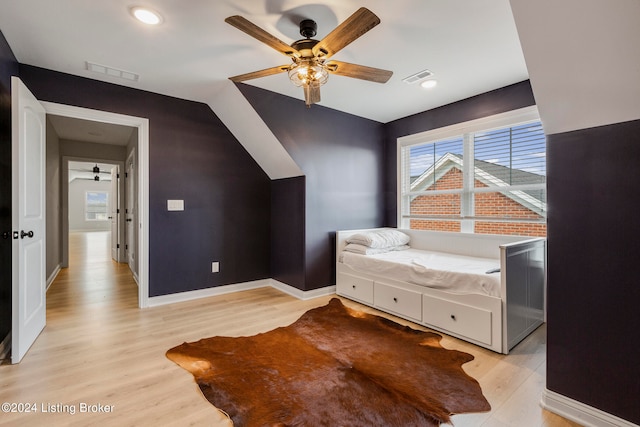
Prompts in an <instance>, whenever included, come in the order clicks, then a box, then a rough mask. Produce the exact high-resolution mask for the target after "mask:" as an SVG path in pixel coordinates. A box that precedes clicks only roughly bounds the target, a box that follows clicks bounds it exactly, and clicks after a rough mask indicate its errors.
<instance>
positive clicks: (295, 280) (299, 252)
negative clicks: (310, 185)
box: [271, 176, 306, 289]
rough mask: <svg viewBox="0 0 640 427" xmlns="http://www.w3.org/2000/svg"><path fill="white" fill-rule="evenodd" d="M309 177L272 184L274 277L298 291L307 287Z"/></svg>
mask: <svg viewBox="0 0 640 427" xmlns="http://www.w3.org/2000/svg"><path fill="white" fill-rule="evenodd" d="M305 194H306V191H305V177H304V176H298V177H293V178H286V179H277V180H274V181H273V182H272V183H271V277H272V278H274V279H275V280H278V281H280V282H282V283H286V284H287V285H290V286H294V287H296V288H298V289H304V285H305V270H304V260H305V249H304V246H305V238H304V237H305Z"/></svg>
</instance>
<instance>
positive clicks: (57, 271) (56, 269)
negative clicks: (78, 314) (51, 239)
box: [47, 264, 60, 290]
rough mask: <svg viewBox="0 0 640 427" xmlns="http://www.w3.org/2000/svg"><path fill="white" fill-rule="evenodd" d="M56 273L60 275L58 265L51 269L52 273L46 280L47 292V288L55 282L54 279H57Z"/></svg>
mask: <svg viewBox="0 0 640 427" xmlns="http://www.w3.org/2000/svg"><path fill="white" fill-rule="evenodd" d="M58 273H60V264H58V265H56V268H54V269H53V271H52V272H51V274H50V275H49V277H48V278H47V290H49V286H51V284H52V283H53V281H54V280H56V277H58Z"/></svg>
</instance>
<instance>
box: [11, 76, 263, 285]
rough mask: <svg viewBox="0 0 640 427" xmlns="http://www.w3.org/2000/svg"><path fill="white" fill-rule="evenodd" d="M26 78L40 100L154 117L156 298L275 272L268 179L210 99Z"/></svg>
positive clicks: (152, 265)
mask: <svg viewBox="0 0 640 427" xmlns="http://www.w3.org/2000/svg"><path fill="white" fill-rule="evenodd" d="M20 77H21V78H22V79H23V81H24V82H25V84H26V85H27V86H28V87H29V88H30V89H31V91H32V92H33V93H34V95H35V96H36V97H37V98H38V99H40V100H42V101H51V102H56V103H61V104H67V105H74V106H80V107H85V108H92V109H98V110H104V111H110V112H116V113H121V114H127V115H132V116H139V117H146V118H148V119H149V138H150V141H149V180H150V183H149V295H150V296H158V295H166V294H171V293H176V292H183V291H189V290H195V289H202V288H207V287H213V286H219V285H223V284H230V283H239V282H246V281H251V280H258V279H264V278H268V277H270V271H269V268H270V265H269V263H270V260H269V250H270V246H269V245H270V243H269V236H270V208H269V206H270V198H271V196H270V191H271V190H270V186H271V182H270V180H269V178H268V177H267V176H266V174H265V173H264V172H263V171H262V169H261V168H260V167H259V166H258V165H257V164H256V162H255V161H254V160H253V159H252V158H251V156H250V155H249V154H248V153H247V152H246V151H245V150H244V148H243V147H242V145H240V143H239V142H238V141H237V140H236V139H235V138H234V137H233V135H232V134H231V133H230V132H229V130H228V129H227V128H226V127H225V126H224V124H223V123H222V122H221V121H220V120H219V119H218V118H217V117H216V116H215V114H214V113H213V112H212V111H211V109H210V108H209V107H208V106H207V105H205V104H201V103H196V102H191V101H185V100H181V99H177V98H171V97H168V96H163V95H158V94H154V93H150V92H145V91H140V90H135V89H131V88H127V87H124V86H117V85H113V84H108V83H103V82H99V81H96V80H91V79H85V78H81V77H76V76H71V75H68V74H63V73H58V72H54V71H50V70H45V69H42V68H36V67H32V66H26V65H20ZM168 199H183V200H184V203H185V210H184V211H183V212H168V211H167V200H168ZM212 261H219V262H220V273H217V274H213V273H211V262H212Z"/></svg>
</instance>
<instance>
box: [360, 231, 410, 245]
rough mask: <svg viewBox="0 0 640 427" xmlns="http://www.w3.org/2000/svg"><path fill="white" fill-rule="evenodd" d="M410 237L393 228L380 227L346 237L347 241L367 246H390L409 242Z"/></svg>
mask: <svg viewBox="0 0 640 427" xmlns="http://www.w3.org/2000/svg"><path fill="white" fill-rule="evenodd" d="M409 240H410V237H409V236H407V235H406V234H404V233H403V232H401V231H398V230H395V229H381V230H372V231H364V232H362V233H357V234H354V235H353V236H351V237H349V238H348V239H347V243H357V244H359V245H363V246H367V247H369V248H390V247H393V246H401V245H406V244H408V243H409Z"/></svg>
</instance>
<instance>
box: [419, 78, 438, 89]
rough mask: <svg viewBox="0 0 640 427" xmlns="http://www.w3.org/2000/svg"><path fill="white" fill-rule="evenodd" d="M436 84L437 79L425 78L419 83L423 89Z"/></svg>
mask: <svg viewBox="0 0 640 427" xmlns="http://www.w3.org/2000/svg"><path fill="white" fill-rule="evenodd" d="M437 84H438V81H437V80H425V81H423V82H422V83H420V86H422V87H423V88H425V89H431V88H432V87H436V85H437Z"/></svg>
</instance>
